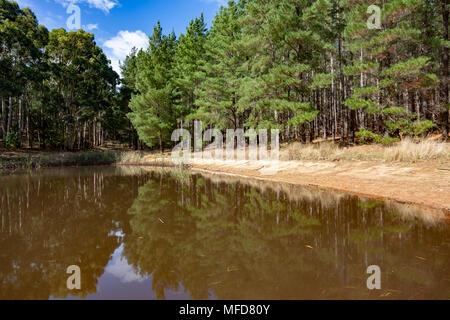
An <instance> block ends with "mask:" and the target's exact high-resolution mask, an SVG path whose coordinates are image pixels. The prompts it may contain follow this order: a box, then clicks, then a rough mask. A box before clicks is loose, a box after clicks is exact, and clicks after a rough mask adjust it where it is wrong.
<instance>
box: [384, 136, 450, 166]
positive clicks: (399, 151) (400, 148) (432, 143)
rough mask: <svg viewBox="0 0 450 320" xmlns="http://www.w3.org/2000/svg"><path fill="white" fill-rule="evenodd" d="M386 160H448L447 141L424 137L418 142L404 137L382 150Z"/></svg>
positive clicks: (449, 149)
mask: <svg viewBox="0 0 450 320" xmlns="http://www.w3.org/2000/svg"><path fill="white" fill-rule="evenodd" d="M384 159H385V160H386V161H403V162H416V161H422V160H450V147H449V144H448V143H445V142H439V141H436V140H430V139H425V140H421V141H419V142H418V143H416V142H414V141H413V140H412V139H404V140H403V141H401V142H399V143H397V144H396V145H394V146H391V147H387V148H386V150H385V152H384Z"/></svg>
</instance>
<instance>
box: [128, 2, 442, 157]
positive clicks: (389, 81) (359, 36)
mask: <svg viewBox="0 0 450 320" xmlns="http://www.w3.org/2000/svg"><path fill="white" fill-rule="evenodd" d="M372 4H375V5H378V6H380V7H381V18H380V22H381V26H380V28H379V29H371V28H368V26H367V20H368V19H369V17H370V15H371V14H368V13H367V10H368V7H369V6H370V5H372ZM448 14H449V4H448V1H445V0H443V1H434V0H386V1H382V2H380V1H369V0H343V1H339V0H308V1H307V0H253V1H243V0H239V1H237V2H235V1H230V2H229V3H228V6H226V7H222V8H221V9H220V11H219V12H218V13H217V15H216V17H215V19H214V21H213V24H212V27H211V28H210V29H209V30H208V29H207V28H206V25H205V22H204V19H203V16H202V17H200V18H197V19H195V20H193V21H191V23H190V25H189V26H188V28H187V29H186V33H185V34H182V35H181V36H180V37H179V38H178V39H177V38H176V37H175V35H174V34H173V33H172V34H169V35H165V34H164V33H163V31H162V29H161V26H160V24H159V23H158V25H157V26H156V27H155V28H154V31H153V34H152V35H151V36H150V46H149V48H148V50H145V51H142V50H141V51H139V52H136V51H134V52H133V53H132V54H131V55H130V56H129V57H128V58H127V59H126V61H125V63H124V64H123V66H122V68H123V75H124V88H127V89H128V90H129V92H130V93H131V100H130V103H129V107H130V109H132V112H131V113H130V114H129V115H128V116H129V118H130V119H131V121H132V123H133V125H134V127H135V128H136V129H137V131H138V133H139V137H140V139H142V140H143V141H144V142H145V143H146V144H147V145H148V146H150V147H159V148H160V149H163V148H164V147H165V146H169V145H171V143H172V142H171V133H172V131H173V130H174V129H176V128H187V129H190V130H192V127H193V121H192V120H194V119H195V120H202V121H203V124H204V126H206V127H210V128H211V127H215V128H218V129H222V130H223V129H226V128H230V129H232V128H266V129H270V128H279V129H280V130H281V139H282V140H283V141H289V140H293V139H295V140H299V141H303V142H307V141H311V140H313V139H316V138H332V139H333V140H340V141H342V142H345V143H353V142H354V141H355V139H356V138H359V139H360V141H377V142H382V143H385V144H389V143H392V142H393V141H396V140H397V139H399V138H401V137H403V136H421V135H424V134H427V133H428V132H430V131H440V132H441V133H442V134H443V137H447V135H448V112H449V92H448V76H449V65H448V63H449V62H448V48H449V43H450V42H449V37H448Z"/></svg>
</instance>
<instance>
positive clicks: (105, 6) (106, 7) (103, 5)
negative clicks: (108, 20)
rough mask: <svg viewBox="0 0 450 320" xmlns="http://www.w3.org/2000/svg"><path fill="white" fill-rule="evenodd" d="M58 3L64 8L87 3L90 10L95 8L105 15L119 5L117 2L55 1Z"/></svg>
mask: <svg viewBox="0 0 450 320" xmlns="http://www.w3.org/2000/svg"><path fill="white" fill-rule="evenodd" d="M55 1H56V2H58V3H61V4H62V5H63V6H64V7H67V6H68V5H69V4H70V3H83V2H84V3H87V4H89V6H90V7H92V8H97V9H100V10H102V11H103V12H105V13H109V11H110V10H111V9H112V8H114V7H115V6H118V5H119V2H118V0H55Z"/></svg>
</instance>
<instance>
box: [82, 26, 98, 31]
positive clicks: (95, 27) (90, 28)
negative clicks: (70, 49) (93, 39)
mask: <svg viewBox="0 0 450 320" xmlns="http://www.w3.org/2000/svg"><path fill="white" fill-rule="evenodd" d="M84 29H85V30H87V31H92V30H96V29H98V24H88V25H86V26H84Z"/></svg>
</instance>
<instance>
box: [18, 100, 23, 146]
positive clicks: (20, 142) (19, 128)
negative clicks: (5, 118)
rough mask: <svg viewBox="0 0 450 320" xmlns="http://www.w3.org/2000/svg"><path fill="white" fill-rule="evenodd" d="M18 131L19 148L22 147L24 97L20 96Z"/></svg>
mask: <svg viewBox="0 0 450 320" xmlns="http://www.w3.org/2000/svg"><path fill="white" fill-rule="evenodd" d="M18 118H19V119H18V132H17V136H18V139H19V148H22V97H19V117H18Z"/></svg>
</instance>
